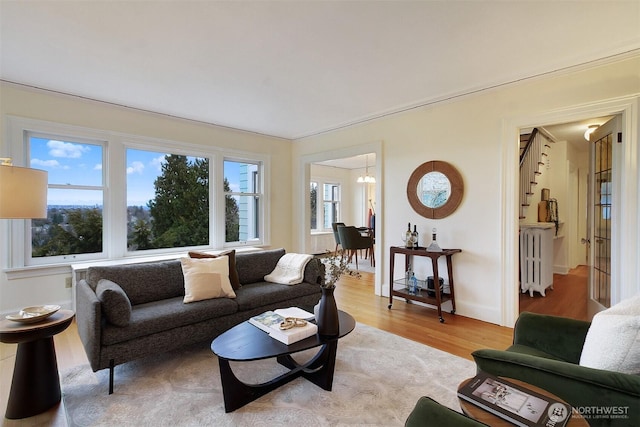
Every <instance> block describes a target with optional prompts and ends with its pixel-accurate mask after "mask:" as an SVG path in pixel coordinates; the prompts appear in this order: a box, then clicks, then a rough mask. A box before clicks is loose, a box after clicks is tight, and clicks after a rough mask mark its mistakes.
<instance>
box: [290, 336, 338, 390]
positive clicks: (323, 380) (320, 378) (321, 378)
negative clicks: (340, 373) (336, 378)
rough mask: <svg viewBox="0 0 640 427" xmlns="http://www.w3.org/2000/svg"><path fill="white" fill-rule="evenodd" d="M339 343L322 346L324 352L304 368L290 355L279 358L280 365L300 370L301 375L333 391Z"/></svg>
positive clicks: (320, 352) (334, 342)
mask: <svg viewBox="0 0 640 427" xmlns="http://www.w3.org/2000/svg"><path fill="white" fill-rule="evenodd" d="M337 352H338V341H337V340H336V341H331V342H329V343H327V344H325V345H323V346H322V350H321V351H319V352H318V354H316V355H315V356H314V357H313V359H311V360H310V361H309V362H307V363H306V364H305V365H304V366H301V365H299V364H298V363H297V362H296V361H295V360H294V359H293V358H292V357H291V356H290V355H286V356H280V357H278V363H280V364H281V365H283V366H286V367H287V368H289V369H292V370H294V369H300V370H301V371H300V375H301V376H303V377H304V378H306V379H307V380H308V381H311V382H312V383H314V384H315V385H317V386H318V387H320V388H322V389H324V390H327V391H331V388H332V387H333V373H334V371H335V367H336V354H337Z"/></svg>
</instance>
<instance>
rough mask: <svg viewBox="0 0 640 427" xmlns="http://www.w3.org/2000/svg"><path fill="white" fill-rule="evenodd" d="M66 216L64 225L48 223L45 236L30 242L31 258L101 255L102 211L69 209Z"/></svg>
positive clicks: (95, 209)
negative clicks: (31, 248) (99, 253)
mask: <svg viewBox="0 0 640 427" xmlns="http://www.w3.org/2000/svg"><path fill="white" fill-rule="evenodd" d="M66 215H67V224H63V223H61V222H60V223H52V224H50V225H48V226H47V228H46V229H47V231H46V237H44V236H42V235H39V236H38V238H37V239H36V238H35V237H34V238H33V239H32V242H31V243H32V247H33V256H34V257H41V256H56V255H71V254H90V253H97V252H102V211H101V210H100V209H97V208H90V209H87V208H81V209H69V210H67V211H66Z"/></svg>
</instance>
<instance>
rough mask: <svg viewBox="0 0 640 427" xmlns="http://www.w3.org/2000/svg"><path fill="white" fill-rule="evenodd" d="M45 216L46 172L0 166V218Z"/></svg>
mask: <svg viewBox="0 0 640 427" xmlns="http://www.w3.org/2000/svg"><path fill="white" fill-rule="evenodd" d="M46 217H47V172H46V171H43V170H40V169H31V168H21V167H18V166H8V165H2V166H0V218H14V219H33V218H46Z"/></svg>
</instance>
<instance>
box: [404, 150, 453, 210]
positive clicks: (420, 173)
mask: <svg viewBox="0 0 640 427" xmlns="http://www.w3.org/2000/svg"><path fill="white" fill-rule="evenodd" d="M430 172H440V173H441V174H443V175H444V176H446V177H447V179H448V180H449V183H450V184H451V195H450V196H449V198H448V199H447V201H446V202H445V203H444V204H443V205H442V206H440V207H438V208H430V207H428V206H426V205H424V204H423V203H422V202H421V201H420V199H419V198H418V184H419V183H420V181H421V180H422V178H423V177H424V176H425V175H426V174H428V173H430ZM463 195H464V183H463V182H462V175H460V172H458V170H457V169H456V168H455V167H454V166H453V165H451V164H450V163H447V162H443V161H441V160H432V161H430V162H426V163H423V164H421V165H420V166H418V167H417V168H416V170H414V171H413V173H412V174H411V176H410V177H409V182H408V183H407V198H408V199H409V204H410V205H411V207H412V208H413V210H415V211H416V212H417V213H419V214H420V215H422V216H423V217H425V218H429V219H441V218H445V217H447V216H449V215H451V214H452V213H453V212H454V211H455V210H456V209H457V208H458V206H459V205H460V202H461V201H462V196H463Z"/></svg>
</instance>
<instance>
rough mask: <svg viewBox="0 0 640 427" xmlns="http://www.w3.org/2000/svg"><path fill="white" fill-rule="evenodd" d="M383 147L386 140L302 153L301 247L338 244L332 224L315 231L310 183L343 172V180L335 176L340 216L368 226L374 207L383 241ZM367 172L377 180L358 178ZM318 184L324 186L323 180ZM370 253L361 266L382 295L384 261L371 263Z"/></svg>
mask: <svg viewBox="0 0 640 427" xmlns="http://www.w3.org/2000/svg"><path fill="white" fill-rule="evenodd" d="M381 151H382V143H381V142H373V143H368V144H363V145H359V146H354V147H346V148H341V149H338V150H332V151H327V152H322V153H316V154H312V155H307V156H302V157H301V163H300V177H301V180H300V182H301V183H305V184H304V185H301V188H300V191H301V193H300V194H301V197H300V200H303V201H304V205H305V206H304V207H301V209H303V213H304V218H305V219H304V222H303V223H301V224H299V225H298V229H299V233H300V236H301V242H300V246H301V250H304V251H305V252H306V253H313V249H314V248H316V249H317V251H319V252H325V251H326V250H327V249H329V250H331V251H333V250H334V248H335V239H334V236H333V232H332V230H330V229H329V227H330V224H328V226H327V227H324V226H323V228H324V229H323V230H319V229H316V230H315V231H312V230H311V228H310V227H309V225H308V224H310V223H311V210H312V208H311V206H310V203H309V193H310V190H309V185H310V183H311V182H313V181H314V180H315V181H318V182H319V181H323V182H324V181H326V182H329V181H332V178H331V177H332V176H333V177H337V176H340V179H339V180H335V179H333V181H334V182H339V183H340V184H341V196H340V205H341V207H340V208H339V209H340V215H339V219H341V220H342V221H340V222H349V223H350V224H349V225H355V226H357V227H365V226H367V225H368V224H371V220H370V211H371V214H372V215H373V214H374V213H375V239H376V241H377V242H379V241H381V240H380V238H381V236H382V234H383V233H384V230H383V228H382V226H381V224H382V219H383V215H382V211H383V206H382V204H381V203H379V202H378V201H380V200H382V185H380V182H381V181H382V175H383V174H382V165H381V162H380V159H381ZM318 171H319V172H318ZM312 172H313V174H312ZM367 174H368V175H369V176H370V177H375V180H376V182H375V183H373V182H362V183H361V182H358V181H359V177H360V175H362V176H363V180H364V177H365V176H366V175H367ZM317 188H318V189H320V188H321V187H320V185H319V184H318V187H317ZM319 242H321V243H319ZM373 252H374V253H373V257H374V259H375V260H379V259H380V252H381V249H380V247H379V245H375V246H374V251H373ZM367 256H368V258H367V259H361V258H360V257H359V260H358V265H359V269H360V270H362V271H363V272H366V273H367V274H368V275H369V277H370V279H369V282H372V283H373V284H374V286H373V289H372V291H373V292H374V293H375V294H376V295H381V293H382V280H381V276H382V275H381V263H380V262H376V263H375V266H371V259H370V258H369V257H370V256H371V255H367ZM365 270H366V271H365Z"/></svg>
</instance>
